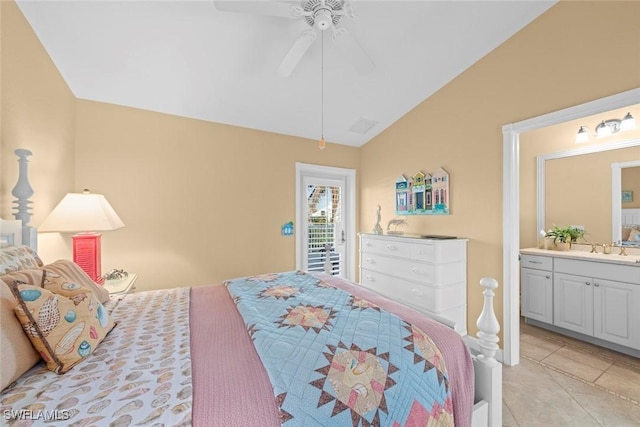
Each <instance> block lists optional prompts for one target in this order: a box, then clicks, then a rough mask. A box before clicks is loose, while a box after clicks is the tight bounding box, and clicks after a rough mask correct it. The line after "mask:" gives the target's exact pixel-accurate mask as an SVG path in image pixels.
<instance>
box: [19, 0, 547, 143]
mask: <svg viewBox="0 0 640 427" xmlns="http://www.w3.org/2000/svg"><path fill="white" fill-rule="evenodd" d="M17 3H18V6H19V7H20V9H21V10H22V12H23V13H24V15H25V17H26V18H27V20H28V22H29V23H30V25H31V26H32V28H33V29H34V31H35V33H36V34H37V36H38V37H39V39H40V41H41V42H42V44H43V46H44V47H45V49H46V50H47V52H48V53H49V55H50V56H51V58H52V60H53V62H54V63H55V64H56V66H57V67H58V69H59V70H60V73H61V74H62V76H63V78H64V79H65V81H66V82H67V84H68V85H69V87H70V89H71V91H72V92H73V93H74V95H75V96H77V97H78V98H81V99H88V100H95V101H101V102H107V103H112V104H118V105H124V106H130V107H135V108H141V109H146V110H152V111H158V112H163V113H168V114H174V115H178V116H184V117H191V118H196V119H201V120H207V121H212V122H218V123H225V124H229V125H235V126H242V127H247V128H253V129H259V130H264V131H269V132H276V133H281V134H285V135H293V136H299V137H304V138H310V139H318V138H319V137H320V134H321V132H322V131H323V132H324V136H325V138H326V140H327V141H328V142H334V143H338V144H345V145H351V146H356V147H357V146H361V145H363V144H365V143H366V142H368V141H369V140H371V139H372V138H374V137H375V136H376V135H377V134H379V133H380V132H382V131H383V130H384V129H385V128H387V127H388V126H390V125H391V124H393V123H394V122H395V121H396V120H398V119H399V118H400V117H402V116H403V115H405V114H406V113H407V112H408V111H410V110H411V109H412V108H414V107H415V106H416V105H418V104H419V103H421V102H422V101H424V100H425V99H426V98H428V97H429V96H431V95H432V94H433V93H435V92H436V91H437V90H438V89H440V88H441V87H442V86H444V85H445V84H446V83H448V82H449V81H451V80H452V79H454V78H455V77H456V76H457V75H459V74H460V73H462V72H463V71H464V70H465V69H467V68H468V67H469V66H471V65H472V64H473V63H474V62H476V61H478V60H479V59H480V58H482V57H483V56H484V55H486V54H487V53H489V52H490V51H491V50H493V49H494V48H496V47H497V46H499V45H500V44H501V43H503V42H504V41H505V40H507V39H508V38H509V37H511V36H512V35H514V34H515V33H516V32H518V31H519V30H520V29H522V28H523V27H524V26H526V25H527V24H529V23H530V22H531V21H532V20H534V19H535V18H536V17H538V16H539V15H540V14H541V13H543V12H544V11H546V10H547V9H548V8H549V7H551V6H552V5H553V4H554V3H555V1H480V0H474V1H365V0H360V1H353V2H351V5H352V8H353V11H354V13H355V15H356V17H355V18H349V17H347V16H343V17H342V19H341V21H340V23H339V25H340V26H341V27H343V28H345V29H346V30H347V31H348V32H349V34H350V35H351V36H353V38H354V39H355V40H356V41H357V42H358V44H359V45H360V47H361V48H362V49H363V50H364V51H365V52H366V54H367V55H368V56H369V58H370V59H371V60H372V62H373V63H374V64H375V68H373V70H370V71H368V72H366V73H364V74H363V73H359V72H357V71H356V70H355V69H354V68H353V67H352V65H351V61H350V58H349V57H345V56H344V55H343V54H341V51H340V50H339V49H338V48H337V46H335V45H334V44H333V42H332V33H331V29H329V30H325V31H318V34H319V36H318V37H317V39H316V40H315V41H314V42H313V43H312V44H311V46H310V48H309V50H308V51H307V52H306V53H305V54H304V56H303V57H302V59H301V60H300V61H299V63H298V64H297V66H296V67H295V69H294V70H293V72H292V73H291V75H290V76H288V77H281V76H279V75H278V73H277V70H278V67H279V65H280V63H281V62H282V60H283V58H284V57H285V56H286V55H287V52H289V50H290V48H291V46H292V45H293V43H294V41H295V40H296V39H297V38H298V37H299V35H300V34H301V33H302V32H303V31H305V30H308V29H309V28H310V27H309V25H308V24H307V23H306V22H305V21H304V20H303V19H300V18H298V19H290V18H282V17H273V16H265V15H260V14H258V13H235V12H228V11H223V10H222V9H223V4H218V7H216V4H214V2H213V1H203V0H200V1H56V0H44V1H32V0H18V1H17ZM244 3H246V4H247V6H248V7H249V9H250V10H251V9H252V8H255V11H256V12H257V11H259V10H260V9H259V8H260V7H261V5H260V3H264V2H244ZM256 3H258V4H256ZM280 3H284V2H280ZM287 3H291V4H292V5H300V4H301V2H300V1H298V2H287ZM323 44H324V55H322V45H323ZM322 57H324V61H321V58H322ZM322 70H323V72H322ZM322 88H324V90H322ZM322 104H324V114H323V115H322V114H321V111H322V109H321V105H322ZM322 123H323V125H322ZM372 123H373V124H372ZM357 125H372V126H371V128H370V129H369V130H368V131H366V132H364V133H363V132H362V131H361V130H360V131H359V130H358V129H354V126H355V128H357V127H358V126H357ZM364 127H366V126H364ZM322 128H323V129H322Z"/></svg>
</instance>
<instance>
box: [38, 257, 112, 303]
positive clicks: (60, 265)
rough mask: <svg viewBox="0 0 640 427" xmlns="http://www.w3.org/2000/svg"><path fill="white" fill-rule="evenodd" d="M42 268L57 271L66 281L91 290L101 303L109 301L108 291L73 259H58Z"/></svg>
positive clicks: (49, 271)
mask: <svg viewBox="0 0 640 427" xmlns="http://www.w3.org/2000/svg"><path fill="white" fill-rule="evenodd" d="M44 269H45V270H47V272H48V273H51V272H53V273H57V274H59V275H60V276H62V277H64V278H65V279H66V280H67V281H69V282H73V283H77V284H78V285H80V286H83V287H85V288H87V289H89V290H91V291H92V292H93V293H94V294H96V296H97V297H98V301H100V302H101V303H103V304H104V303H106V302H107V301H109V291H107V290H106V289H105V288H104V287H103V286H102V285H98V284H97V283H96V282H94V281H93V280H92V279H91V277H89V275H88V274H87V273H85V272H84V270H83V269H82V268H80V266H79V265H78V264H76V263H75V262H73V261H70V260H66V259H60V260H58V261H56V262H54V263H51V264H47V265H45V266H44Z"/></svg>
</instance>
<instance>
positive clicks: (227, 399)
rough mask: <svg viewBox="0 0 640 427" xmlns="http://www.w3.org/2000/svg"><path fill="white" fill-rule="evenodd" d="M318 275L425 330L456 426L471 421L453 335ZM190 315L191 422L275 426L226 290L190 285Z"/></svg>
mask: <svg viewBox="0 0 640 427" xmlns="http://www.w3.org/2000/svg"><path fill="white" fill-rule="evenodd" d="M318 276H319V277H322V279H323V280H325V281H328V282H330V283H332V284H334V285H335V286H338V287H340V288H342V289H344V290H345V291H348V292H350V293H352V294H354V295H356V296H358V297H361V298H364V299H367V300H369V301H370V302H372V303H375V304H377V305H379V306H380V307H383V308H384V309H385V310H387V311H389V312H392V313H394V314H396V315H397V316H399V317H401V318H402V319H404V320H405V321H407V322H409V323H412V324H414V325H416V326H417V327H419V328H420V329H421V330H423V331H425V332H427V333H428V334H429V335H430V337H431V339H432V340H433V341H434V342H435V343H436V345H437V346H438V347H439V348H440V351H441V352H442V353H443V355H444V357H445V360H446V363H447V367H448V370H449V376H450V385H451V387H452V397H453V405H454V417H455V420H456V425H457V426H463V427H464V426H468V425H469V424H470V423H471V411H472V407H473V387H474V384H473V364H472V361H471V357H470V356H469V353H468V350H467V348H466V346H465V345H464V343H463V342H462V339H461V337H460V336H459V335H458V334H457V333H455V332H454V331H452V330H451V329H449V328H447V327H446V326H443V325H441V324H439V323H438V322H436V321H434V320H431V319H429V318H428V317H426V316H424V315H422V314H420V313H418V312H416V311H414V310H412V309H409V308H407V307H405V306H403V305H401V304H398V303H395V302H393V301H390V300H388V299H386V298H384V297H382V296H380V295H378V294H376V293H375V292H372V291H370V290H368V289H365V288H363V287H360V286H355V285H352V284H349V283H347V282H345V281H343V280H341V279H339V278H335V277H331V276H328V275H324V274H318ZM190 318H191V359H192V381H193V387H194V393H193V413H192V416H193V425H194V426H242V427H245V426H258V425H259V426H279V425H280V419H279V413H278V407H277V404H276V401H275V397H274V395H273V390H272V388H271V384H270V382H269V378H268V376H267V373H266V371H265V369H264V367H263V366H262V362H261V361H260V358H259V357H258V354H257V353H256V351H255V349H254V347H253V343H252V341H251V338H250V337H249V334H247V332H246V329H245V327H244V323H243V321H242V318H241V316H240V314H239V313H238V311H237V310H236V307H235V304H233V301H231V298H230V297H229V294H228V292H227V289H226V288H225V287H224V286H207V287H199V288H192V290H191V306H190Z"/></svg>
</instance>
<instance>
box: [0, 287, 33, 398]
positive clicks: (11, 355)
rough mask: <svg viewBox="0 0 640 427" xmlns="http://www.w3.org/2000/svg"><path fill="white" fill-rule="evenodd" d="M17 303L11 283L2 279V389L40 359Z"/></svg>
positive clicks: (0, 341) (0, 383)
mask: <svg viewBox="0 0 640 427" xmlns="http://www.w3.org/2000/svg"><path fill="white" fill-rule="evenodd" d="M10 283H13V282H10ZM16 304H17V302H16V298H15V297H14V296H13V293H11V289H10V288H9V285H8V284H7V283H5V282H3V281H2V280H0V326H1V327H2V330H1V331H0V349H1V350H0V390H3V389H4V388H6V387H7V386H8V385H9V384H11V383H13V382H14V381H15V380H17V379H18V378H19V377H20V376H21V375H22V374H24V373H25V372H27V371H28V370H29V369H31V367H32V366H33V365H35V364H36V363H38V361H40V355H39V354H38V352H37V351H36V350H35V348H33V345H32V344H31V341H29V338H27V336H26V335H25V333H24V331H23V330H22V326H20V322H19V321H18V318H17V317H16V315H15V314H14V308H15V306H16Z"/></svg>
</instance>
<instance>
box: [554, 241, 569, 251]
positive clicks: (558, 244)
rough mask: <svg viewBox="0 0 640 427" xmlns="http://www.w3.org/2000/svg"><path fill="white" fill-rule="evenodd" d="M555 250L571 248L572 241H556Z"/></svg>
mask: <svg viewBox="0 0 640 427" xmlns="http://www.w3.org/2000/svg"><path fill="white" fill-rule="evenodd" d="M555 250H556V251H568V250H571V243H570V242H556V247H555Z"/></svg>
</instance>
